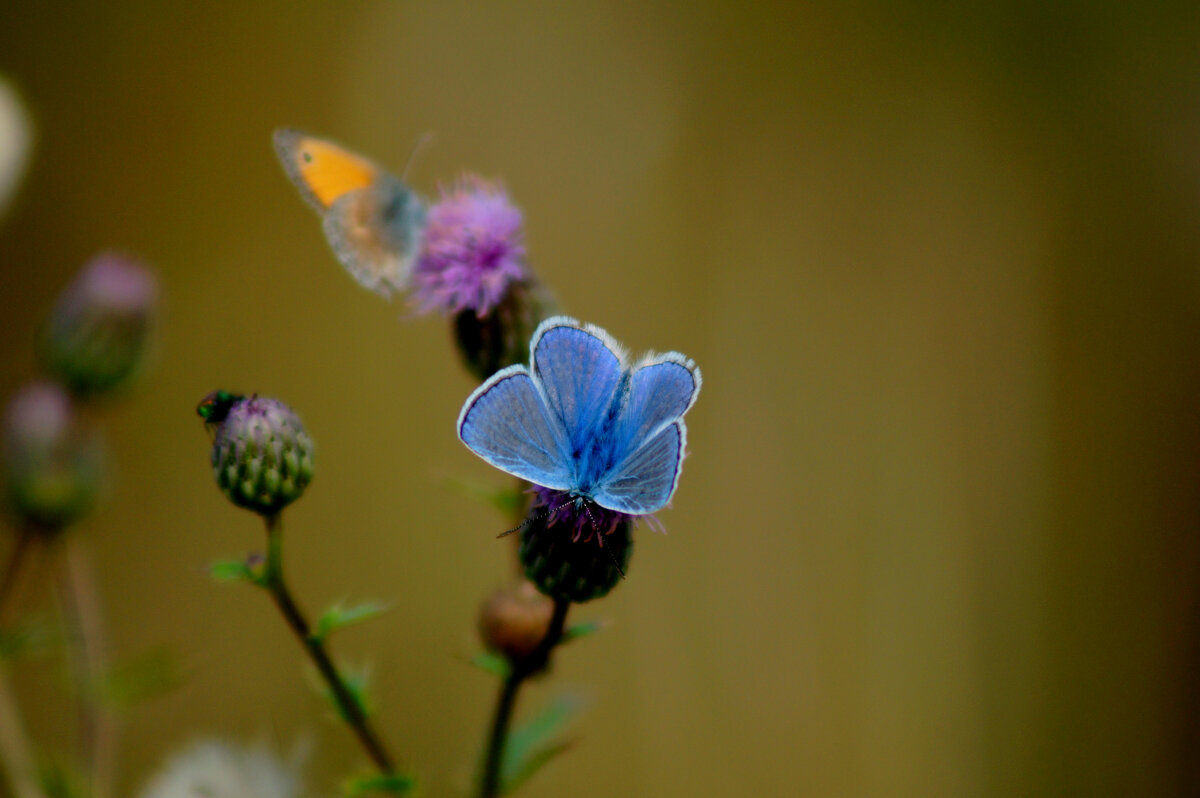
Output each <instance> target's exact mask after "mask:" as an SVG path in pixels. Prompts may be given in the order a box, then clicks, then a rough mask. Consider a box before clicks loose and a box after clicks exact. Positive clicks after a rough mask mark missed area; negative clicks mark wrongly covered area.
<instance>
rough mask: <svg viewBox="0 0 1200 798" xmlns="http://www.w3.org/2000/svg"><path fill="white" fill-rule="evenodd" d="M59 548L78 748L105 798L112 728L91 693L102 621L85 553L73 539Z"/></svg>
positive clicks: (104, 664) (94, 791)
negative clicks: (75, 697) (76, 703)
mask: <svg viewBox="0 0 1200 798" xmlns="http://www.w3.org/2000/svg"><path fill="white" fill-rule="evenodd" d="M62 543H63V548H64V549H65V551H64V552H63V560H64V562H63V575H62V583H63V584H62V596H63V608H64V612H65V615H66V617H67V620H68V623H69V624H70V629H71V637H72V639H73V641H74V656H73V657H72V664H73V670H74V675H75V689H76V692H77V693H78V700H79V718H80V723H79V735H80V748H81V750H82V751H83V752H84V756H83V760H84V762H85V763H86V770H85V772H86V773H87V774H88V777H89V781H90V782H91V793H90V794H91V796H92V798H108V797H109V796H110V795H111V794H112V783H113V778H114V776H115V773H116V753H117V746H116V741H117V724H116V718H115V717H114V716H113V714H112V712H111V711H109V710H107V709H106V708H105V707H104V706H102V705H101V701H100V698H99V696H97V694H96V691H97V689H99V687H100V682H101V680H102V679H103V677H104V674H105V672H106V671H107V670H108V651H107V649H108V646H107V643H106V639H105V635H104V619H103V615H102V614H101V610H100V599H99V596H98V594H97V591H96V579H95V573H94V572H93V569H92V564H91V560H90V558H89V557H88V554H87V552H86V551H85V550H84V549H83V548H82V544H81V543H80V541H79V539H78V538H77V537H74V536H72V537H68V538H66V539H65V540H63V541H62Z"/></svg>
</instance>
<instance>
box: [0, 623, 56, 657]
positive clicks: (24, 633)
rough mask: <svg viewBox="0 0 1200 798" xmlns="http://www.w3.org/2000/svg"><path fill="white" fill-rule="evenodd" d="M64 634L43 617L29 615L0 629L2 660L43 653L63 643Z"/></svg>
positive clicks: (0, 654) (0, 655) (0, 653)
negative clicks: (12, 624)
mask: <svg viewBox="0 0 1200 798" xmlns="http://www.w3.org/2000/svg"><path fill="white" fill-rule="evenodd" d="M62 640H63V638H62V634H61V633H59V632H58V631H57V629H56V628H55V626H54V625H53V624H52V623H50V622H49V621H48V620H47V619H45V618H43V617H29V618H24V619H22V620H21V621H19V622H18V623H17V624H16V625H14V626H10V627H8V628H7V629H0V660H6V659H10V660H11V659H17V658H18V657H26V656H32V655H36V654H42V653H45V652H47V651H49V650H50V649H52V648H53V647H54V646H56V645H58V644H60V643H62Z"/></svg>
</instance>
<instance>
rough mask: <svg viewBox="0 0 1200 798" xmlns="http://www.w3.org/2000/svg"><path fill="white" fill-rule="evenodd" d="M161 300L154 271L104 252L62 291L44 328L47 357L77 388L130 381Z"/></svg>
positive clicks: (86, 391)
mask: <svg viewBox="0 0 1200 798" xmlns="http://www.w3.org/2000/svg"><path fill="white" fill-rule="evenodd" d="M157 300H158V285H157V281H156V280H155V278H154V275H153V274H152V273H151V272H150V271H149V270H148V269H146V268H145V267H144V266H142V265H140V264H138V263H137V262H135V261H133V260H131V259H130V258H127V257H125V256H123V255H116V254H103V255H98V256H97V257H95V258H93V259H92V260H91V261H89V262H88V264H87V265H86V266H84V267H83V269H82V270H81V271H80V272H79V274H78V275H76V277H75V279H74V280H73V281H72V282H71V284H70V285H68V286H67V288H66V289H65V290H64V291H63V292H62V293H61V294H59V297H58V300H57V301H56V302H55V304H54V308H53V309H52V310H51V312H50V317H49V319H48V320H47V322H46V324H45V326H44V327H43V329H42V335H41V341H40V344H41V346H40V348H41V355H42V361H43V363H44V364H45V366H46V369H47V371H49V372H50V374H51V375H53V376H54V377H55V378H56V379H58V380H59V381H61V382H62V383H63V384H64V385H65V386H66V387H67V388H68V390H70V391H71V392H72V393H74V394H75V395H76V396H80V397H91V396H94V395H96V394H100V393H104V392H106V391H110V390H112V389H114V388H117V387H120V386H122V385H124V384H125V383H127V382H128V381H129V380H130V379H131V378H132V377H133V376H134V375H135V374H136V373H137V372H138V370H139V369H140V367H141V366H142V364H143V361H144V359H145V354H146V350H147V348H148V346H147V345H148V343H149V338H150V332H151V328H152V326H153V322H154V316H155V311H156V306H157Z"/></svg>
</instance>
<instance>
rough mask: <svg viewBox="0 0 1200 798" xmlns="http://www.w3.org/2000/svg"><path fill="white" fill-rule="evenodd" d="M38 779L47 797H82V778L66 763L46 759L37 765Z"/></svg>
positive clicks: (83, 789) (83, 791) (84, 793)
mask: <svg viewBox="0 0 1200 798" xmlns="http://www.w3.org/2000/svg"><path fill="white" fill-rule="evenodd" d="M38 781H39V782H41V786H42V792H44V793H45V794H46V796H47V798H84V796H85V795H86V794H87V790H86V789H85V788H84V779H83V778H82V776H80V774H79V773H77V772H75V771H74V770H73V769H72V768H71V767H69V766H68V765H64V764H62V763H60V762H58V761H56V760H47V761H44V762H42V763H41V764H40V765H39V767H38Z"/></svg>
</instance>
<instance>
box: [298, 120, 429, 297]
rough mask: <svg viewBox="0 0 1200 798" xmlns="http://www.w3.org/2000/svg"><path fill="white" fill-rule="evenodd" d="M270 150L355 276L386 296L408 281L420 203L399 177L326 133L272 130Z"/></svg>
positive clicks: (422, 221)
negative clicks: (312, 209) (343, 145)
mask: <svg viewBox="0 0 1200 798" xmlns="http://www.w3.org/2000/svg"><path fill="white" fill-rule="evenodd" d="M274 141H275V153H276V155H277V156H278V157H279V161H280V163H281V164H283V168H284V171H285V172H286V173H287V176H288V178H289V179H291V181H292V183H293V184H295V186H296V188H297V189H298V190H299V192H300V196H301V197H303V198H304V200H305V201H306V202H307V203H308V204H309V205H311V206H312V207H313V208H314V209H315V210H316V211H317V213H319V214H320V215H321V217H322V228H323V230H324V232H325V238H326V239H327V240H328V241H329V245H330V247H331V248H332V249H333V252H334V254H335V255H336V256H337V259H338V261H339V262H341V264H342V265H343V266H344V267H345V268H346V270H347V271H348V272H349V273H350V275H351V276H352V277H354V279H355V280H357V281H358V282H359V283H360V284H361V285H362V286H364V287H365V288H369V289H371V290H372V291H375V292H376V293H378V294H381V295H382V296H384V297H390V296H391V295H392V294H393V293H398V292H402V291H404V290H405V289H407V287H408V278H409V273H410V271H411V269H412V263H413V259H414V258H415V256H416V253H417V251H418V249H419V247H420V242H421V232H422V230H423V229H424V226H425V203H424V202H423V201H422V200H421V198H420V197H418V196H417V195H416V194H415V193H414V192H413V191H412V190H411V189H409V188H408V186H406V185H405V184H404V183H403V181H401V180H400V179H399V178H397V177H395V176H394V175H391V174H389V173H387V172H386V171H384V170H383V169H381V168H380V167H379V166H377V165H376V164H375V163H374V162H373V161H371V160H369V159H368V158H365V157H363V156H361V155H358V154H357V153H353V152H351V151H349V150H347V149H345V148H344V147H342V146H341V145H339V144H336V143H334V142H332V141H330V140H328V139H323V138H319V137H317V136H313V135H310V134H308V133H304V132H303V131H300V130H296V129H294V128H280V129H279V130H276V131H275V136H274Z"/></svg>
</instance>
